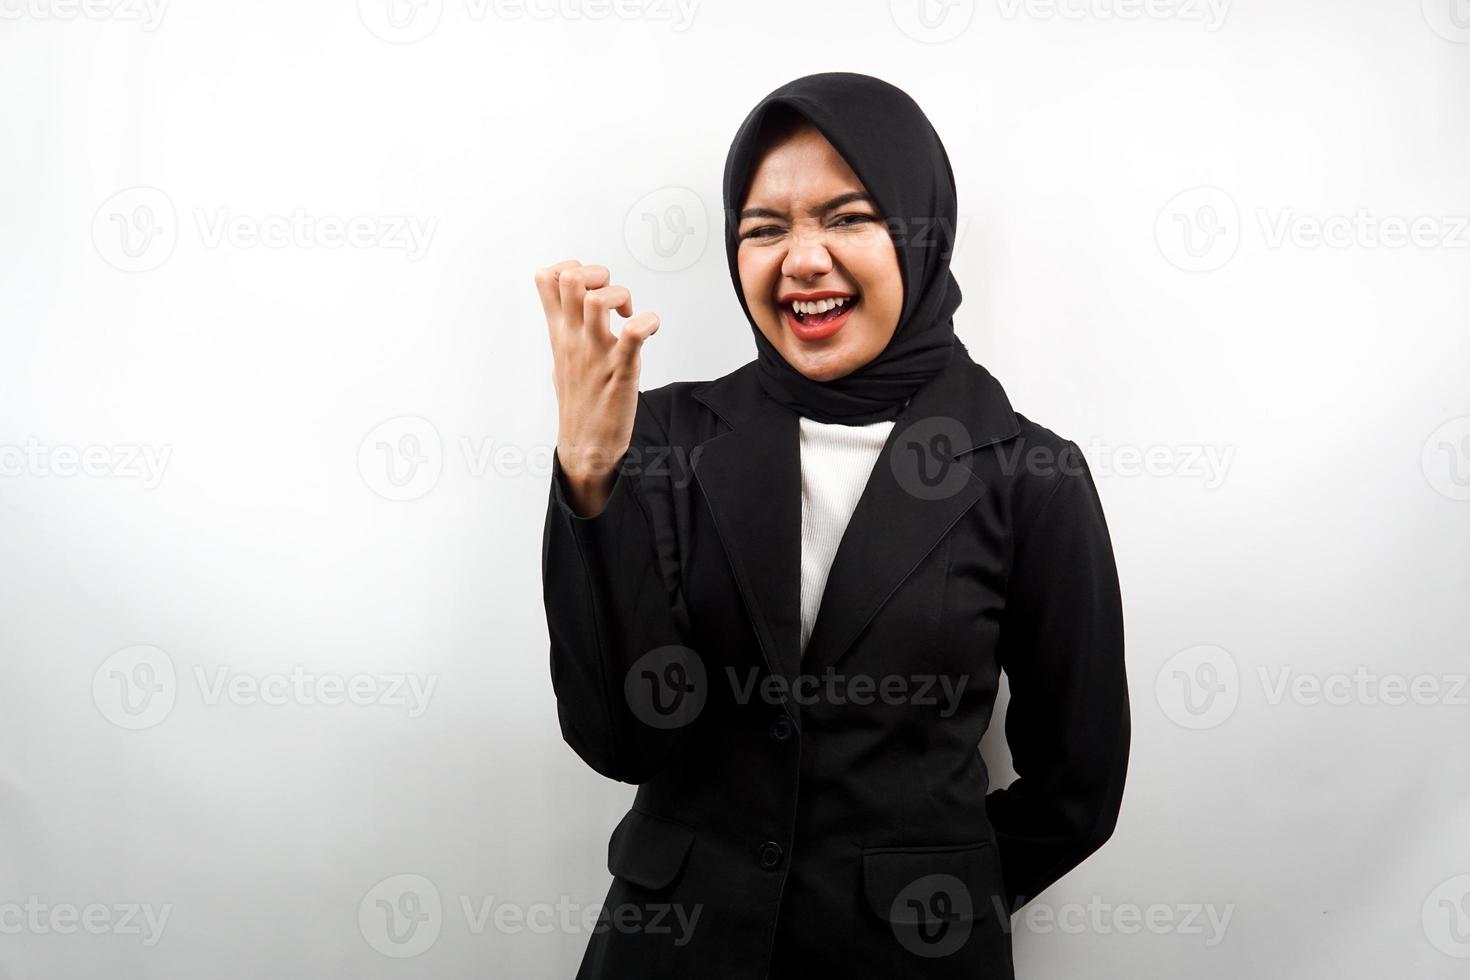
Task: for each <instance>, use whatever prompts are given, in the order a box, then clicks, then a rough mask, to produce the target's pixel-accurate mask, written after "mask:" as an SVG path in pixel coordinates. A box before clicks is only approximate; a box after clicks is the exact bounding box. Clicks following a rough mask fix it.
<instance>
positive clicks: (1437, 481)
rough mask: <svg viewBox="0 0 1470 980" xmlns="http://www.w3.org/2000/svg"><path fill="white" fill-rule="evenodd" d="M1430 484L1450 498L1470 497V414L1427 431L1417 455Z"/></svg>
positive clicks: (1464, 498) (1462, 498) (1468, 498)
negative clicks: (1422, 445) (1419, 453)
mask: <svg viewBox="0 0 1470 980" xmlns="http://www.w3.org/2000/svg"><path fill="white" fill-rule="evenodd" d="M1419 465H1420V467H1421V468H1422V469H1423V470H1424V478H1425V479H1426V480H1428V481H1429V485H1430V486H1431V487H1433V488H1434V489H1435V490H1436V491H1438V492H1439V493H1442V494H1444V495H1445V496H1446V497H1449V498H1450V499H1451V500H1470V415H1461V416H1460V417H1459V418H1455V419H1450V420H1449V421H1448V422H1446V423H1445V424H1444V425H1441V426H1440V427H1439V428H1437V429H1435V430H1434V431H1433V432H1431V433H1429V438H1428V439H1425V440H1424V451H1423V453H1422V454H1421V455H1420V457H1419Z"/></svg>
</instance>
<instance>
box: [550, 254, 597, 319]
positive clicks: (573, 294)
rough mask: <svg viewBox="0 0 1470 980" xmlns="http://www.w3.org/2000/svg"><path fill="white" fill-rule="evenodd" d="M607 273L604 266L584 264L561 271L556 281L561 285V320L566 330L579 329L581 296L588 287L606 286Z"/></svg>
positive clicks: (585, 292)
mask: <svg viewBox="0 0 1470 980" xmlns="http://www.w3.org/2000/svg"><path fill="white" fill-rule="evenodd" d="M608 278H609V275H608V271H607V267H606V266H601V265H584V266H579V267H578V268H576V269H568V270H566V271H565V272H563V273H562V274H561V275H560V276H559V277H558V278H557V282H558V283H559V284H560V286H561V322H562V325H563V326H565V327H566V328H567V329H568V330H579V329H581V326H582V297H583V296H585V295H586V294H587V290H589V289H597V288H598V287H600V286H606V285H607V281H608Z"/></svg>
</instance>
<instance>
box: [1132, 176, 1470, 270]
mask: <svg viewBox="0 0 1470 980" xmlns="http://www.w3.org/2000/svg"><path fill="white" fill-rule="evenodd" d="M1253 214H1254V216H1255V225H1256V231H1257V234H1258V235H1259V237H1260V241H1261V244H1263V245H1264V246H1265V247H1266V248H1270V249H1284V248H1288V247H1289V248H1297V249H1314V248H1332V249H1361V250H1368V251H1378V250H1384V249H1387V250H1390V251H1392V250H1396V249H1401V248H1417V249H1446V250H1453V251H1458V250H1463V249H1470V214H1416V215H1400V214H1380V213H1375V212H1373V211H1371V210H1369V209H1368V208H1363V207H1359V208H1355V209H1353V210H1352V211H1350V212H1349V211H1342V212H1337V213H1329V214H1314V213H1309V212H1303V211H1299V210H1297V209H1296V208H1293V207H1275V208H1266V207H1257V208H1255V209H1254V211H1253ZM1244 230H1245V226H1244V224H1243V222H1242V221H1241V218H1240V208H1239V207H1238V206H1237V205H1236V202H1235V198H1234V197H1232V196H1231V195H1230V194H1229V193H1228V192H1227V191H1225V190H1223V189H1221V188H1219V187H1192V188H1190V189H1189V190H1186V191H1181V192H1180V193H1178V194H1176V195H1174V197H1172V198H1170V199H1169V201H1168V203H1166V204H1165V205H1164V206H1163V208H1162V209H1160V211H1159V214H1158V217H1157V218H1156V219H1155V221H1154V240H1155V242H1156V243H1157V245H1158V247H1159V252H1160V253H1161V254H1162V255H1163V256H1164V258H1165V259H1166V260H1168V261H1169V263H1170V264H1171V265H1173V266H1175V267H1176V268H1179V269H1183V270H1184V271H1186V272H1213V271H1214V270H1216V269H1219V268H1221V267H1223V266H1224V265H1225V264H1226V263H1228V262H1229V261H1230V260H1231V259H1232V258H1234V257H1235V254H1236V251H1237V250H1238V248H1239V246H1240V243H1241V239H1242V237H1243V234H1244Z"/></svg>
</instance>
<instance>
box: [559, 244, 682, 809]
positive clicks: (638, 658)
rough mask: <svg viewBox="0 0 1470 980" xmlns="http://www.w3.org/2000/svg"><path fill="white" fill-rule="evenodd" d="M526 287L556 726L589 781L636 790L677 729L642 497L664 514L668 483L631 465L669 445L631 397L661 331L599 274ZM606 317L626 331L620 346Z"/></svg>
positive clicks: (665, 608)
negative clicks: (541, 366) (537, 398)
mask: <svg viewBox="0 0 1470 980" xmlns="http://www.w3.org/2000/svg"><path fill="white" fill-rule="evenodd" d="M536 285H537V289H538V291H539V292H540V294H541V300H542V305H543V307H544V308H545V310H546V317H547V327H548V330H549V332H550V338H551V346H552V354H553V360H554V362H555V364H554V369H553V378H554V382H555V385H556V393H557V407H558V418H559V426H558V433H557V446H556V451H555V453H554V454H553V457H552V480H551V490H550V500H549V502H548V506H547V514H546V527H545V533H544V537H543V543H542V561H541V575H542V592H543V598H544V601H545V604H546V620H547V627H548V631H549V635H550V638H551V682H552V687H553V689H554V691H555V693H556V700H557V716H558V719H559V721H560V724H561V730H562V737H563V738H564V739H565V740H566V742H567V744H568V745H570V746H571V747H572V749H573V750H574V751H576V753H577V754H578V755H579V756H581V758H582V759H583V761H585V762H586V763H587V764H588V765H589V766H591V767H592V768H593V769H594V770H596V771H597V772H599V773H601V774H602V775H604V776H607V777H609V778H612V779H617V780H620V781H622V782H626V783H641V782H643V781H645V780H647V779H648V778H649V777H650V776H652V775H653V774H654V773H655V772H657V771H658V770H659V769H660V768H661V767H662V765H663V764H664V763H665V762H666V761H667V760H668V758H669V755H670V753H671V752H672V751H673V749H674V747H675V745H676V744H677V740H678V738H679V735H680V732H681V728H682V726H681V725H680V724H678V722H679V720H680V716H679V715H678V714H674V715H672V716H667V717H666V716H662V715H660V714H659V713H658V712H659V711H660V710H662V709H663V708H665V707H666V704H665V700H664V699H663V698H661V697H660V691H659V689H658V685H660V684H661V683H662V682H663V680H664V677H663V674H662V673H661V671H662V670H663V669H664V668H667V667H668V666H669V662H673V661H671V660H670V657H671V656H672V657H673V660H677V659H678V657H679V656H680V654H679V652H678V651H679V650H680V649H682V644H681V638H680V636H679V632H678V630H677V629H676V627H675V623H674V613H673V608H674V607H673V596H674V592H673V589H672V588H671V583H670V581H669V579H668V576H666V575H665V574H664V572H663V571H662V568H663V567H666V566H667V565H668V562H663V563H662V564H661V560H660V553H661V552H665V553H667V551H668V549H669V548H670V547H671V542H669V541H666V540H665V541H660V540H659V538H658V536H657V531H656V524H655V521H654V520H653V517H652V514H651V513H650V506H651V504H650V497H651V496H652V497H653V498H655V499H657V498H660V497H662V499H663V502H664V503H667V501H668V498H667V496H666V495H665V494H664V491H665V490H667V487H664V486H662V485H661V484H660V483H659V481H660V480H661V479H665V480H666V478H662V477H659V476H656V475H654V474H644V473H642V472H641V471H640V468H639V467H635V466H634V465H633V463H635V462H636V461H637V460H639V459H642V458H647V457H646V456H645V455H644V450H645V449H648V448H651V447H650V446H646V445H645V444H646V443H650V442H658V441H660V440H662V441H663V442H665V443H666V442H667V437H666V436H665V435H664V434H663V433H662V430H661V429H660V428H659V427H658V423H657V420H656V419H654V418H653V417H652V415H651V413H649V412H648V410H647V405H646V404H644V403H641V400H640V398H639V395H638V373H639V352H640V350H641V348H642V345H643V342H644V341H645V340H647V338H648V337H649V336H650V335H651V334H652V333H653V332H654V331H656V330H657V329H658V317H657V315H655V314H653V313H642V314H639V315H638V316H632V297H631V295H630V294H629V292H628V290H627V289H626V288H625V287H623V286H618V285H609V276H608V271H607V269H605V268H603V267H601V266H583V265H581V264H580V263H578V262H575V261H568V262H561V263H558V264H557V265H554V266H550V267H548V268H546V269H541V270H539V271H538V272H537V273H536ZM609 310H617V311H618V312H619V313H620V314H621V315H623V316H624V317H631V319H628V320H627V321H626V322H624V324H623V326H622V330H621V331H620V333H619V335H617V336H614V335H613V333H612V332H611V330H610V329H609V325H608V311H609ZM640 406H641V407H640ZM635 422H637V423H638V424H637V426H636V427H635ZM635 428H636V431H635ZM668 533H670V532H668V531H666V532H665V534H666V535H667V534H668ZM670 648H673V650H672V651H671V649H670ZM650 655H651V656H650ZM666 661H667V662H666Z"/></svg>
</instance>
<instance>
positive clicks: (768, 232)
mask: <svg viewBox="0 0 1470 980" xmlns="http://www.w3.org/2000/svg"><path fill="white" fill-rule="evenodd" d="M877 220H878V219H877V217H876V216H874V215H871V214H859V213H850V214H839V215H838V216H837V217H835V218H833V219H832V221H831V222H830V224H829V227H831V228H855V227H857V226H858V225H864V224H871V223H872V222H874V221H877ZM783 231H785V229H784V228H782V227H780V226H779V225H761V226H760V227H759V228H752V229H751V230H750V231H747V232H744V233H742V234H741V235H740V239H739V240H740V241H745V240H746V239H747V238H750V239H769V238H773V237H775V236H777V235H780V234H781V233H782V232H783Z"/></svg>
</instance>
